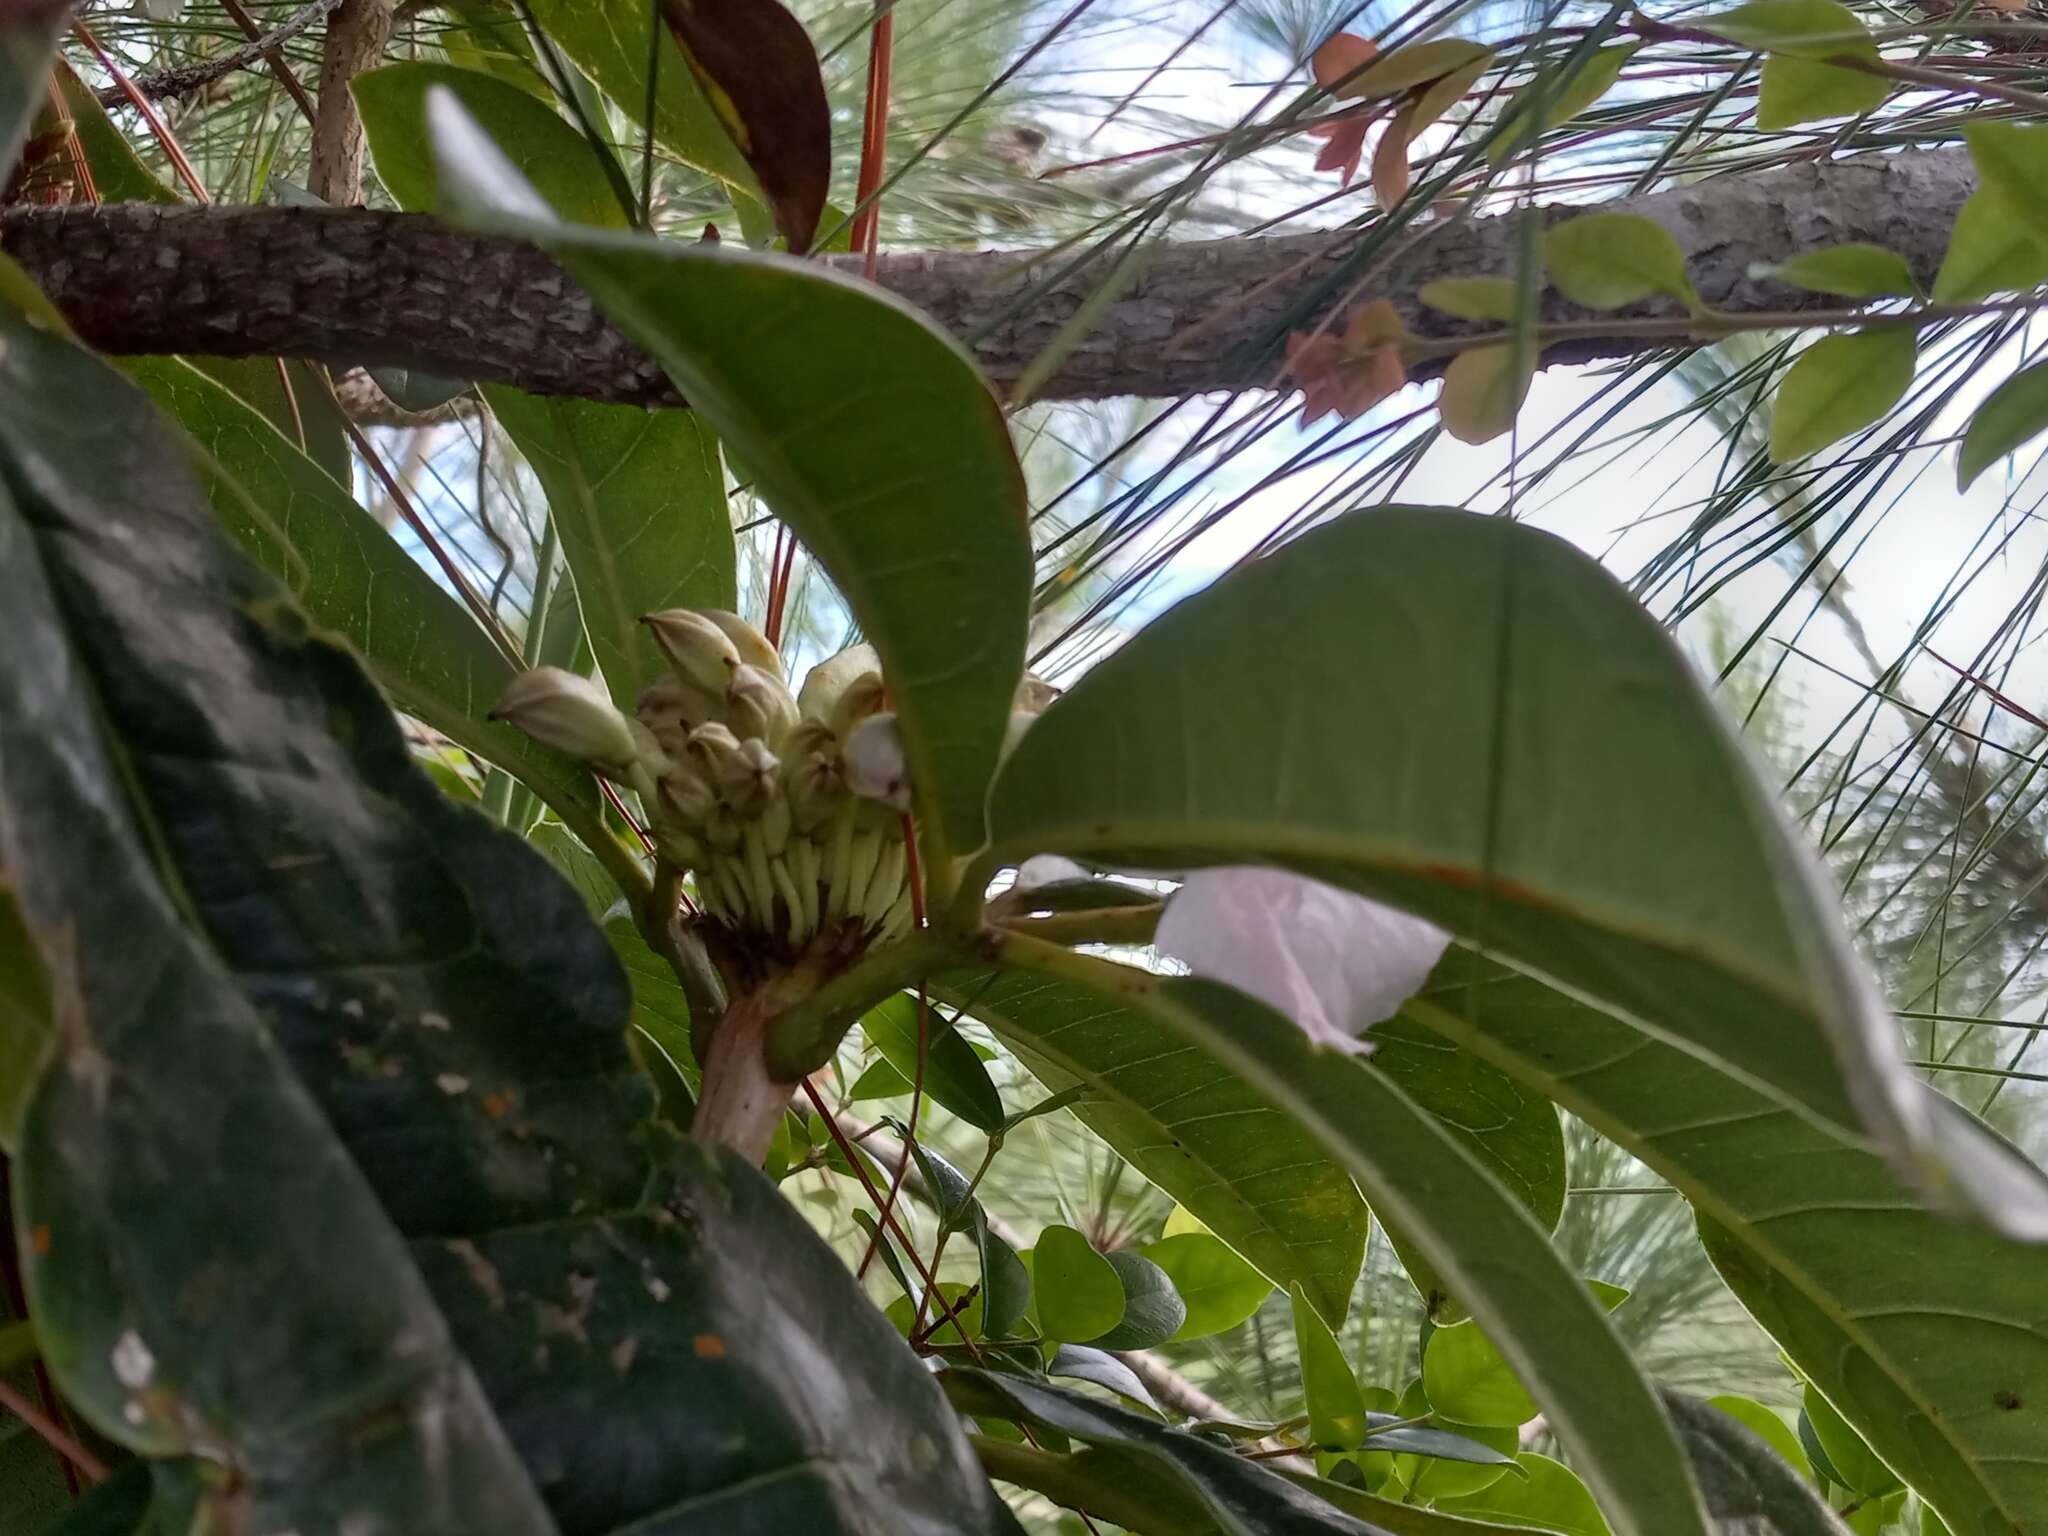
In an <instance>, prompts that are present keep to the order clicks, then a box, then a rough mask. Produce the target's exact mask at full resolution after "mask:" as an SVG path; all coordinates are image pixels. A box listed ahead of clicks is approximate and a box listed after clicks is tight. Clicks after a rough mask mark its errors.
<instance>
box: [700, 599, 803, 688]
mask: <svg viewBox="0 0 2048 1536" xmlns="http://www.w3.org/2000/svg"><path fill="white" fill-rule="evenodd" d="M697 612H699V613H701V614H703V615H704V617H705V618H707V619H709V620H710V621H711V622H712V623H714V624H716V625H717V626H718V627H719V628H720V629H722V630H724V631H725V638H726V639H728V640H730V641H731V642H732V646H733V649H734V650H736V651H738V652H739V653H740V660H741V661H742V662H743V663H744V664H746V665H747V666H750V667H759V668H760V669H761V670H762V671H763V672H766V673H767V674H768V675H769V676H770V677H772V678H774V679H775V680H776V681H777V682H778V683H779V682H782V681H783V680H784V679H783V675H782V658H781V657H780V656H778V655H776V654H775V647H774V646H772V645H770V644H769V643H768V637H767V636H766V635H764V634H762V633H761V631H759V630H758V629H756V628H754V626H753V625H751V624H749V623H748V622H747V621H746V620H745V619H743V618H741V617H740V616H739V615H738V614H736V613H733V612H731V611H730V610H728V609H725V608H699V609H698V610H697Z"/></svg>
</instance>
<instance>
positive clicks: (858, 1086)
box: [846, 1061, 911, 1104]
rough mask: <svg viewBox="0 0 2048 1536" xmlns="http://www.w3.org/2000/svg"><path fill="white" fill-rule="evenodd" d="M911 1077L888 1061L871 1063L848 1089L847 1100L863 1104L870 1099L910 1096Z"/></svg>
mask: <svg viewBox="0 0 2048 1536" xmlns="http://www.w3.org/2000/svg"><path fill="white" fill-rule="evenodd" d="M910 1089H911V1084H910V1079H909V1078H907V1077H905V1076H904V1075H903V1074H902V1073H901V1072H898V1071H897V1070H896V1069H895V1068H894V1067H893V1066H891V1065H890V1064H889V1063H888V1062H886V1061H875V1062H872V1063H870V1064H869V1066H868V1068H867V1070H866V1071H864V1072H862V1073H861V1075H860V1076H859V1077H857V1078H855V1079H854V1082H853V1087H852V1088H850V1089H849V1090H848V1091H847V1095H846V1098H847V1102H848V1103H851V1104H861V1103H865V1102H867V1101H868V1100H869V1099H901V1098H908V1097H909V1096H910Z"/></svg>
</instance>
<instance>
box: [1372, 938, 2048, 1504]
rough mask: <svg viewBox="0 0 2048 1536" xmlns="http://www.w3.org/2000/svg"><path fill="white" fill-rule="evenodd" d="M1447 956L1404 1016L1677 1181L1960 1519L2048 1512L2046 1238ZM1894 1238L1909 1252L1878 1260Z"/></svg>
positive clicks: (1909, 1469)
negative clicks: (1944, 1206)
mask: <svg viewBox="0 0 2048 1536" xmlns="http://www.w3.org/2000/svg"><path fill="white" fill-rule="evenodd" d="M1453 958H1454V959H1455V960H1456V962H1457V963H1456V964H1455V965H1454V963H1453V959H1447V960H1446V961H1445V963H1444V965H1442V966H1440V967H1439V968H1438V973H1437V977H1436V979H1435V980H1434V981H1433V982H1432V985H1431V988H1430V990H1429V991H1428V992H1426V993H1425V994H1424V995H1423V997H1421V998H1419V999H1417V1000H1415V1001H1413V1002H1411V1003H1410V1004H1409V1005H1408V1013H1409V1015H1410V1016H1411V1017H1414V1018H1417V1019H1419V1020H1420V1021H1422V1022H1424V1023H1427V1024H1429V1025H1430V1026H1431V1027H1432V1028H1435V1029H1437V1030H1438V1032H1439V1033H1441V1034H1443V1035H1445V1036H1446V1038H1449V1039H1453V1040H1457V1041H1459V1042H1460V1043H1461V1044H1463V1045H1465V1046H1466V1047H1467V1049H1469V1050H1471V1051H1473V1052H1475V1053H1476V1054H1478V1055H1480V1056H1483V1057H1484V1058H1485V1059H1487V1060H1489V1061H1492V1062H1494V1063H1495V1064H1496V1065H1498V1066H1500V1067H1501V1068H1502V1069H1503V1070H1505V1071H1509V1072H1512V1073H1514V1074H1515V1075H1516V1076H1517V1077H1519V1078H1521V1079H1522V1081H1524V1082H1526V1083H1528V1084H1529V1085H1531V1086H1532V1087H1535V1088H1538V1089H1540V1090H1542V1091H1543V1092H1545V1093H1547V1094H1549V1095H1550V1096H1551V1097H1552V1098H1554V1099H1556V1100H1557V1102H1558V1103H1559V1104H1560V1105H1561V1106H1563V1107H1564V1108H1565V1109H1568V1110H1570V1111H1571V1112H1572V1113H1573V1114H1575V1115H1577V1116H1578V1117H1579V1118H1581V1119H1583V1120H1585V1121H1587V1122H1588V1123H1589V1124H1591V1125H1592V1126H1593V1127H1594V1128H1595V1129H1597V1130H1598V1131H1600V1133H1601V1134H1602V1135H1604V1136H1606V1137H1608V1138H1609V1139H1610V1140H1612V1141H1614V1142H1615V1143H1616V1144H1617V1145H1619V1146H1621V1147H1622V1148H1624V1149H1625V1150H1626V1151H1628V1152H1629V1153H1631V1154H1632V1155H1633V1156H1635V1157H1637V1158H1639V1159H1641V1160H1642V1162H1643V1163H1645V1164H1646V1165H1647V1166H1649V1167H1650V1168H1652V1169H1654V1170H1655V1171H1656V1172H1657V1173H1658V1174H1660V1175H1662V1176H1663V1177H1664V1178H1666V1179H1668V1180H1670V1181H1671V1183H1672V1184H1674V1185H1675V1186H1677V1188H1678V1189H1679V1190H1681V1191H1682V1192H1683V1193H1684V1194H1685V1196H1686V1197H1687V1198H1688V1199H1689V1200H1691V1201H1692V1203H1693V1205H1694V1208H1695V1209H1696V1210H1697V1211H1698V1212H1699V1215H1700V1218H1701V1233H1702V1236H1703V1238H1704V1239H1705V1241H1706V1244H1707V1252H1708V1256H1709V1257H1710V1258H1712V1259H1713V1261H1714V1263H1715V1266H1716V1267H1717V1268H1718V1269H1719V1270H1720V1272H1721V1275H1722V1278H1723V1279H1725V1280H1726V1281H1727V1282H1728V1284H1729V1285H1730V1287H1731V1288H1732V1289H1733V1290H1734V1292H1735V1294H1736V1296H1737V1297H1738V1298H1740V1300H1741V1301H1742V1303H1743V1305H1744V1306H1745V1307H1747V1308H1748V1309H1749V1311H1750V1313H1751V1314H1752V1315H1753V1316H1754V1317H1755V1318H1756V1319H1757V1321H1758V1322H1759V1323H1761V1324H1762V1325H1763V1326H1764V1327H1765V1328H1766V1329H1768V1330H1769V1331H1770V1333H1771V1334H1772V1336H1773V1337H1775V1338H1776V1339H1777V1341H1778V1342H1779V1344H1780V1345H1781V1346H1783V1348H1784V1349H1785V1351H1786V1353H1787V1354H1788V1355H1789V1356H1790V1357H1791V1358H1792V1360H1793V1361H1794V1362H1795V1363H1796V1364H1797V1366H1798V1367H1799V1369H1800V1370H1801V1371H1803V1372H1805V1373H1806V1375H1807V1376H1808V1377H1810V1378H1811V1379H1812V1380H1813V1381H1814V1382H1815V1383H1816V1384H1817V1385H1818V1386H1819V1387H1820V1388H1821V1390H1822V1391H1823V1392H1825V1393H1827V1394H1828V1397H1829V1400H1830V1401H1832V1402H1834V1403H1836V1404H1838V1405H1840V1406H1841V1407H1842V1408H1843V1409H1844V1411H1845V1413H1846V1415H1847V1416H1848V1418H1849V1419H1850V1421H1851V1423H1853V1425H1854V1427H1855V1428H1856V1430H1857V1432H1858V1433H1859V1434H1861V1435H1862V1436H1863V1437H1864V1438H1865V1439H1866V1440H1867V1441H1868V1442H1869V1443H1870V1445H1871V1446H1872V1448H1873V1449H1874V1450H1876V1451H1877V1453H1878V1454H1879V1455H1880V1456H1882V1457H1883V1458H1884V1460H1885V1461H1886V1463H1887V1464H1889V1465H1890V1466H1892V1467H1893V1468H1894V1469H1895V1470H1896V1471H1897V1472H1898V1473H1899V1475H1900V1476H1901V1477H1903V1478H1904V1479H1905V1480H1906V1481H1907V1482H1908V1483H1909V1484H1911V1485H1912V1486H1913V1487H1914V1488H1915V1489H1916V1490H1917V1491H1918V1492H1920V1493H1921V1494H1922V1495H1923V1496H1924V1497H1926V1498H1927V1499H1928V1500H1930V1501H1931V1502H1932V1503H1933V1504H1934V1505H1935V1506H1936V1507H1937V1508H1938V1509H1940V1510H1941V1511H1942V1513H1943V1515H1944V1517H1945V1518H1946V1519H1947V1520H1948V1523H1949V1525H1950V1528H1951V1529H1953V1530H1958V1531H1988V1530H1996V1529H1999V1528H2000V1527H2001V1523H2002V1525H2003V1527H2004V1528H2006V1529H2014V1528H2017V1529H2022V1530H2023V1529H2025V1526H2026V1521H2027V1519H2028V1518H2029V1512H2030V1511H2033V1510H2039V1509H2048V1466H2044V1465H2043V1464H2042V1463H2041V1462H2040V1461H2039V1460H2038V1459H2036V1457H2035V1455H2034V1450H2035V1449H2036V1448H2038V1447H2039V1446H2040V1445H2041V1444H2042V1443H2044V1441H2048V1397H2044V1395H2043V1394H2041V1393H2039V1392H2035V1391H2031V1390H2029V1384H2031V1383H2033V1382H2036V1381H2041V1380H2048V1340H2043V1339H2041V1338H2040V1337H2039V1335H2038V1334H2037V1333H2035V1332H2034V1331H2033V1330H2032V1325H2031V1322H2030V1319H2032V1318H2033V1317H2035V1316H2036V1315H2037V1313H2038V1301H2039V1294H2040V1273H2041V1253H2040V1249H2038V1248H2036V1247H2031V1246H2028V1245H2026V1244H2022V1243H2016V1242H2012V1241H2009V1240H2007V1239H2004V1238H2000V1237H1997V1236H1995V1235H1993V1234H1991V1233H1989V1232H1986V1231H1983V1230H1982V1229H1979V1228H1975V1227H1971V1226H1967V1225H1963V1224H1959V1223H1957V1222H1954V1221H1950V1220H1946V1219H1944V1218H1942V1217H1940V1216H1938V1215H1935V1214H1933V1213H1931V1212H1930V1211H1928V1210H1927V1209H1926V1207H1925V1206H1924V1204H1923V1203H1922V1201H1921V1200H1920V1199H1918V1198H1917V1197H1916V1196H1915V1195H1914V1194H1912V1193H1911V1192H1909V1191H1908V1190H1907V1189H1905V1188H1904V1187H1902V1186H1901V1184H1900V1182H1899V1180H1898V1179H1897V1178H1896V1177H1895V1176H1894V1175H1893V1174H1892V1173H1891V1172H1890V1171H1889V1170H1888V1169H1887V1168H1886V1166H1885V1164H1884V1163H1883V1162H1881V1161H1880V1160H1879V1159H1878V1158H1877V1157H1875V1156H1873V1155H1872V1153H1871V1151H1870V1149H1869V1146H1868V1144H1867V1143H1866V1142H1865V1140H1864V1139H1863V1138H1861V1137H1858V1136H1856V1135H1854V1134H1849V1133H1843V1132H1837V1131H1830V1130H1828V1129H1827V1128H1825V1127H1823V1126H1820V1125H1817V1124H1815V1123H1814V1122H1812V1121H1811V1120H1810V1119H1808V1118H1806V1117H1804V1116H1801V1115H1798V1114H1795V1113H1793V1112H1792V1111H1790V1110H1788V1109H1786V1108H1784V1107H1783V1106H1782V1105H1779V1104H1776V1103H1774V1102H1773V1101H1772V1100H1771V1099H1770V1098H1768V1097H1766V1096H1765V1095H1764V1094H1762V1093H1760V1092H1758V1091H1757V1090H1756V1089H1755V1088H1753V1087H1751V1086H1748V1085H1746V1084H1744V1083H1742V1082H1741V1081H1739V1080H1738V1079H1736V1078H1734V1077H1732V1076H1729V1075H1728V1074H1726V1073H1722V1072H1717V1071H1715V1070H1713V1069H1712V1068H1710V1067H1708V1066H1706V1065H1704V1064H1702V1063H1701V1062H1700V1061H1698V1060H1697V1059H1695V1058H1694V1057H1692V1056H1689V1055H1687V1054H1685V1053H1684V1052H1682V1051H1679V1050H1677V1049H1675V1048H1673V1047H1672V1046H1670V1045H1667V1044H1664V1043H1663V1042H1660V1041H1656V1040H1650V1039H1646V1038H1645V1037H1643V1036H1641V1035H1638V1034H1636V1033H1635V1032H1634V1031H1632V1030H1630V1029H1629V1028H1628V1027H1627V1026H1626V1025H1624V1024H1622V1023H1620V1022H1618V1021H1616V1020H1614V1019H1611V1018H1608V1017H1607V1016H1605V1015H1603V1014H1601V1013H1599V1012H1597V1011H1596V1010H1594V1009H1591V1008H1588V1007H1587V1006H1585V1005H1584V1004H1582V1003H1579V1002H1576V1001H1574V1000H1572V999H1570V998H1567V997H1565V996H1563V995H1562V994H1561V993H1558V992H1555V991H1552V990H1551V989H1550V988H1548V987H1544V986H1542V985H1540V984H1538V983H1536V982H1533V981H1528V980H1524V979H1521V978H1517V977H1514V976H1511V975H1509V974H1508V973H1506V972H1504V971H1502V970H1500V969H1499V968H1498V967H1495V966H1490V965H1486V964H1485V963H1483V962H1479V961H1476V960H1473V959H1471V958H1470V957H1469V956H1464V955H1462V954H1459V953H1457V952H1454V957H1453ZM1618 1062H1626V1064H1627V1067H1626V1070H1625V1071H1622V1070H1610V1067H1611V1065H1612V1064H1614V1063H1618ZM1922 1092H1928V1090H1925V1089H1923V1090H1922ZM1928 1099H1929V1108H1930V1110H1933V1111H1939V1112H1941V1113H1942V1114H1943V1115H1944V1118H1952V1119H1953V1120H1955V1121H1958V1122H1960V1120H1961V1118H1962V1112H1961V1111H1960V1110H1955V1109H1954V1108H1953V1107H1952V1106H1946V1105H1945V1104H1944V1102H1943V1101H1941V1100H1939V1098H1938V1097H1937V1096H1935V1095H1933V1094H1932V1093H1928ZM1951 1131H1952V1133H1953V1134H1962V1133H1963V1128H1962V1127H1961V1126H1960V1125H1959V1124H1958V1125H1955V1126H1953V1127H1952V1128H1951ZM1978 1134H1980V1135H1981V1134H1982V1133H1981V1132H1979V1133H1978ZM1787 1169H1798V1170H1799V1176H1798V1177H1797V1178H1796V1179H1788V1177H1787V1176H1786V1170H1787ZM1892 1254H1899V1255H1911V1259H1910V1261H1907V1262H1881V1259H1882V1256H1885V1255H1892Z"/></svg>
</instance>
